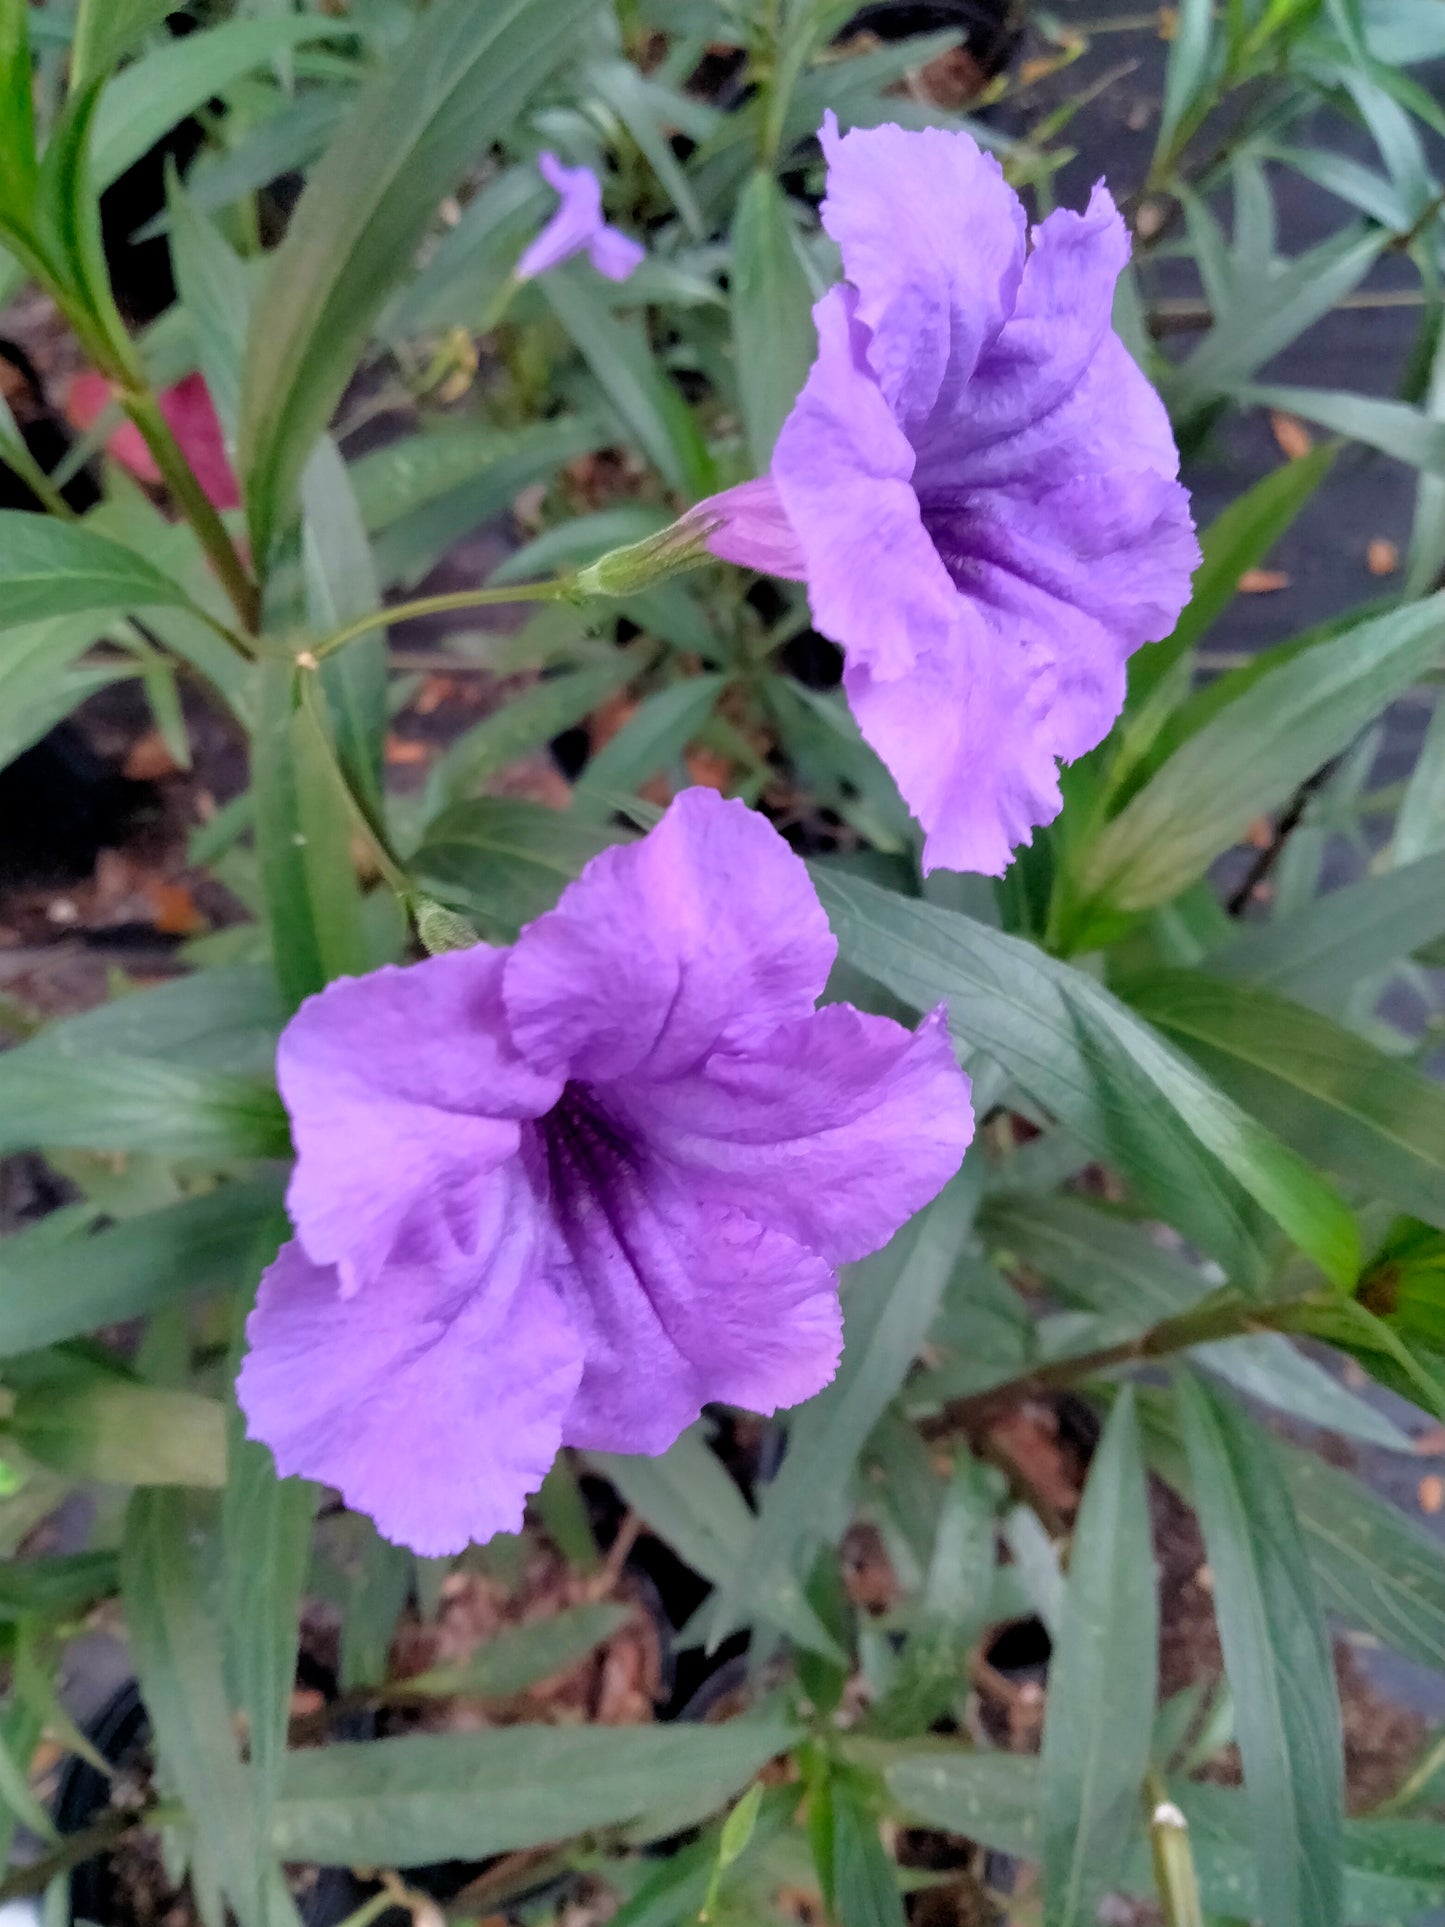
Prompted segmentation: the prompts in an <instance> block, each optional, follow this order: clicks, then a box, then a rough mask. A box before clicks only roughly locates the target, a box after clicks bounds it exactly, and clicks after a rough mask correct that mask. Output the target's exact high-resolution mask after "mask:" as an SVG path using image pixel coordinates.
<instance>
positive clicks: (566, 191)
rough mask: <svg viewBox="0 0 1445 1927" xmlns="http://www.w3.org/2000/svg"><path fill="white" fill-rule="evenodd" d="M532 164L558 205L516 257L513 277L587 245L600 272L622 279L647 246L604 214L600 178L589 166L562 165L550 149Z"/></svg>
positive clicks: (543, 268) (538, 270)
mask: <svg viewBox="0 0 1445 1927" xmlns="http://www.w3.org/2000/svg"><path fill="white" fill-rule="evenodd" d="M537 165H538V167H539V168H540V169H541V171H542V176H543V178H544V180H546V182H547V183H548V185H549V186H551V187H555V188H556V190H557V192H558V193H559V194H560V195H561V197H562V205H561V206H560V207H559V208H558V210H557V212H556V213H555V214H554V215H553V216H552V218H551V220H550V221H549V222H548V223H547V225H546V227H544V228H543V230H542V232H541V233H540V234H539V235H538V236H537V238H536V240H535V241H533V242H532V244H531V246H530V247H529V248H527V250H526V251H525V253H524V254H523V256H522V258H521V260H520V261H519V262H518V263H517V269H516V273H517V279H518V280H519V281H531V280H533V279H535V277H536V276H537V275H539V274H545V273H546V272H547V270H548V268H555V267H557V266H559V265H560V264H561V263H562V262H563V261H570V260H571V258H572V256H573V255H574V254H580V253H581V252H582V250H583V249H584V248H586V250H587V252H588V254H589V255H590V256H591V257H592V265H593V267H594V268H596V270H597V272H598V273H599V274H605V275H606V276H607V279H608V280H609V281H625V280H626V279H627V277H628V275H629V274H631V273H632V270H633V269H634V268H635V267H637V265H638V264H639V262H640V261H641V260H642V258H643V256H644V255H645V254H646V252H647V250H646V249H645V248H643V247H642V246H640V245H639V243H638V242H636V241H634V240H632V238H631V237H630V236H629V235H626V234H622V233H620V232H619V231H618V229H616V228H615V227H609V226H608V225H607V223H606V222H605V221H604V220H603V218H602V183H601V182H600V181H599V180H598V178H597V176H596V175H595V174H594V173H593V172H592V169H591V168H590V167H564V166H563V164H562V163H561V161H559V160H558V158H557V156H556V155H555V154H539V155H538V157H537Z"/></svg>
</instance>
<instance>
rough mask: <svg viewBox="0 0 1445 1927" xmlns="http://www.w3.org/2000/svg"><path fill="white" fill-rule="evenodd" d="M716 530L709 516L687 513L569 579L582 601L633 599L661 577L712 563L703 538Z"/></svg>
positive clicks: (603, 556)
mask: <svg viewBox="0 0 1445 1927" xmlns="http://www.w3.org/2000/svg"><path fill="white" fill-rule="evenodd" d="M716 527H717V522H716V521H715V520H714V519H713V518H711V517H710V516H707V515H704V514H700V513H699V512H698V511H697V510H696V509H693V510H690V511H689V512H688V514H686V515H684V516H681V517H679V519H678V520H677V521H676V522H673V523H670V524H669V526H668V527H667V528H665V529H659V530H658V532H657V534H656V535H648V536H644V537H643V539H642V541H640V542H629V543H628V544H627V545H626V547H625V548H621V549H609V550H608V552H607V554H606V555H600V556H598V558H597V560H596V561H595V562H589V563H588V565H587V567H586V568H585V569H579V570H578V572H577V574H576V576H575V577H574V578H573V581H574V584H575V587H576V590H577V593H578V595H579V596H583V597H586V596H624V595H634V594H635V593H636V592H637V590H639V589H650V588H651V587H652V585H653V583H654V582H661V581H662V580H663V578H664V577H665V576H669V575H678V574H680V573H681V571H682V570H684V569H695V568H696V567H697V565H698V564H699V563H700V562H708V561H710V560H711V559H712V558H711V556H710V555H709V553H708V546H707V538H708V537H709V536H710V535H711V534H712V532H713V530H714V529H715V528H716Z"/></svg>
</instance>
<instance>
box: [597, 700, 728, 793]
mask: <svg viewBox="0 0 1445 1927" xmlns="http://www.w3.org/2000/svg"><path fill="white" fill-rule="evenodd" d="M727 682H728V679H727V677H726V676H689V677H688V678H687V679H686V680H685V681H683V682H676V683H673V684H672V686H671V687H670V688H668V689H659V690H658V691H657V692H656V694H655V695H652V696H649V697H648V698H647V700H646V701H645V702H644V703H643V704H642V705H641V707H640V708H639V709H638V710H637V712H636V714H635V715H633V716H630V717H629V718H628V720H627V721H626V722H625V723H624V724H623V725H622V727H621V729H619V730H618V732H617V734H616V735H615V736H614V737H612V739H611V740H610V741H609V742H606V743H604V744H603V746H602V748H601V749H600V750H598V752H597V754H596V755H595V756H594V757H593V758H592V759H591V761H590V762H589V763H588V765H587V767H586V769H585V770H584V771H583V772H582V781H581V783H580V784H579V785H578V788H579V790H583V791H586V790H597V791H601V792H602V793H603V794H608V795H615V794H618V793H621V794H623V795H626V794H627V793H628V792H629V791H631V790H636V789H640V788H641V787H642V785H643V784H644V783H645V782H647V781H648V779H649V778H650V777H653V776H656V775H657V774H658V773H659V771H661V770H665V769H667V768H669V767H670V766H671V765H672V764H674V763H676V762H677V761H678V760H679V759H680V758H681V756H682V753H683V751H684V750H685V749H686V748H687V746H688V744H689V743H690V742H691V741H692V740H693V738H694V737H695V736H696V735H697V734H698V733H699V731H700V730H701V729H702V728H703V725H704V724H705V723H706V722H707V720H708V718H709V717H710V716H711V715H712V713H713V711H714V709H716V708H717V701H718V697H719V696H720V695H721V694H722V692H723V690H724V689H725V688H726V687H727Z"/></svg>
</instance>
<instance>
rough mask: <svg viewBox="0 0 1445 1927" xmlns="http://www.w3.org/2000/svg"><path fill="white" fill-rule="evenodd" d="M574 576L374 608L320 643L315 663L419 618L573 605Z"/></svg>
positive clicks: (461, 590) (457, 591)
mask: <svg viewBox="0 0 1445 1927" xmlns="http://www.w3.org/2000/svg"><path fill="white" fill-rule="evenodd" d="M574 583H575V577H572V576H557V577H555V578H554V579H553V580H551V581H549V582H519V583H517V585H516V586H515V588H514V587H511V586H508V587H507V588H505V589H457V590H455V591H454V592H453V593H452V594H450V595H429V596H421V597H419V598H418V599H417V600H416V601H415V602H394V603H392V605H391V606H390V607H389V608H385V609H374V610H373V611H372V613H371V614H370V615H369V616H362V617H361V619H360V621H358V622H353V623H349V624H348V625H347V627H346V628H344V629H337V630H334V631H333V633H332V634H331V635H329V636H327V637H326V638H325V640H324V641H322V642H318V643H317V644H316V646H315V648H314V649H312V650H311V651H310V654H311V657H312V659H313V660H314V661H316V662H324V661H325V660H326V658H327V657H328V656H334V655H335V654H336V652H337V650H338V649H344V648H345V647H346V645H347V643H348V642H355V641H356V639H357V637H358V636H368V635H370V634H371V632H372V631H373V630H374V629H387V628H389V627H390V626H391V624H392V623H394V622H410V621H412V619H413V618H414V617H416V616H441V615H449V614H450V613H451V612H452V611H453V610H455V609H491V608H499V607H502V606H504V605H505V604H507V603H509V602H571V601H572V600H574V598H575V596H576V589H575V587H574Z"/></svg>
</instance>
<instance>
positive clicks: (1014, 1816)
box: [851, 1741, 1445, 1927]
mask: <svg viewBox="0 0 1445 1927" xmlns="http://www.w3.org/2000/svg"><path fill="white" fill-rule="evenodd" d="M851 1750H853V1751H861V1750H862V1749H861V1748H860V1747H859V1746H858V1745H857V1743H855V1744H854V1747H853V1749H851ZM883 1770H884V1775H885V1778H886V1780H887V1782H888V1787H889V1790H890V1792H892V1794H893V1795H894V1797H895V1799H897V1801H898V1802H899V1804H900V1805H901V1806H902V1807H903V1808H904V1809H905V1810H906V1811H907V1812H908V1813H910V1814H911V1815H913V1816H914V1817H915V1818H917V1819H918V1820H920V1821H922V1822H923V1823H924V1824H925V1825H927V1826H933V1827H938V1828H940V1829H942V1830H943V1831H945V1832H948V1833H956V1834H961V1835H962V1836H963V1837H964V1838H966V1839H972V1840H977V1841H980V1842H982V1843H983V1844H985V1845H987V1846H990V1847H994V1848H996V1849H997V1850H998V1851H999V1852H1001V1853H1009V1854H1013V1855H1016V1856H1017V1857H1018V1858H1020V1859H1035V1858H1037V1855H1038V1837H1037V1825H1036V1821H1035V1812H1034V1809H1035V1802H1036V1799H1037V1791H1038V1784H1039V1778H1040V1763H1039V1761H1038V1759H1037V1758H1035V1757H1033V1756H1031V1755H1028V1754H1019V1753H988V1752H977V1751H975V1750H973V1749H966V1748H963V1747H960V1746H959V1745H958V1744H957V1742H955V1741H932V1742H927V1741H925V1742H915V1743H914V1744H913V1745H911V1746H909V1747H907V1748H906V1749H905V1748H890V1749H888V1751H887V1753H886V1754H885V1755H884V1758H883ZM1172 1791H1173V1792H1174V1795H1175V1798H1176V1799H1177V1801H1178V1803H1179V1806H1180V1807H1181V1809H1182V1811H1183V1813H1184V1817H1185V1819H1186V1821H1187V1822H1188V1825H1189V1833H1190V1840H1191V1844H1192V1846H1193V1850H1194V1857H1195V1862H1196V1866H1197V1868H1198V1874H1199V1884H1200V1887H1201V1889H1202V1893H1203V1899H1204V1904H1205V1906H1206V1908H1207V1909H1208V1910H1209V1912H1210V1913H1211V1914H1214V1915H1217V1916H1223V1917H1225V1918H1227V1919H1230V1920H1252V1919H1257V1918H1258V1917H1259V1914H1260V1911H1261V1908H1260V1885H1259V1880H1258V1878H1257V1875H1256V1870H1255V1866H1254V1860H1253V1855H1252V1853H1251V1851H1250V1846H1249V1839H1250V1833H1251V1828H1252V1822H1253V1817H1254V1816H1253V1813H1252V1803H1251V1800H1250V1796H1249V1794H1248V1792H1247V1791H1245V1792H1243V1793H1241V1792H1239V1791H1238V1790H1237V1789H1235V1788H1234V1787H1220V1786H1200V1785H1194V1784H1191V1785H1188V1786H1179V1787H1176V1788H1174V1789H1172ZM1345 1844H1346V1852H1347V1855H1348V1862H1347V1865H1346V1869H1345V1884H1344V1897H1345V1907H1344V1918H1345V1920H1347V1921H1348V1922H1350V1923H1351V1927H1380V1923H1381V1922H1390V1923H1399V1924H1400V1927H1404V1923H1406V1922H1408V1921H1411V1920H1413V1919H1414V1918H1415V1916H1416V1915H1417V1914H1418V1913H1420V1912H1421V1911H1422V1910H1423V1909H1424V1908H1426V1907H1428V1906H1432V1905H1434V1904H1435V1902H1436V1901H1437V1900H1438V1897H1439V1892H1440V1880H1441V1867H1442V1863H1445V1852H1442V1849H1445V1830H1442V1829H1441V1828H1440V1827H1439V1826H1438V1825H1435V1824H1434V1823H1426V1824H1425V1825H1424V1826H1423V1827H1422V1826H1421V1825H1420V1824H1419V1823H1417V1822H1411V1821H1404V1822H1401V1821H1371V1820H1353V1821H1350V1822H1349V1823H1348V1824H1347V1826H1346V1828H1345ZM1153 1885H1154V1876H1153V1868H1152V1865H1151V1863H1150V1854H1149V1849H1148V1847H1147V1846H1146V1845H1145V1844H1144V1842H1142V1841H1141V1842H1140V1843H1139V1847H1138V1849H1137V1852H1136V1853H1135V1855H1134V1856H1133V1858H1132V1861H1131V1864H1130V1866H1129V1867H1128V1868H1127V1869H1126V1874H1125V1879H1124V1882H1123V1886H1124V1889H1125V1891H1126V1892H1130V1893H1135V1894H1139V1895H1141V1896H1143V1897H1147V1898H1150V1899H1152V1898H1153Z"/></svg>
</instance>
